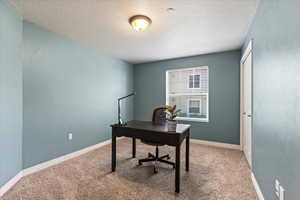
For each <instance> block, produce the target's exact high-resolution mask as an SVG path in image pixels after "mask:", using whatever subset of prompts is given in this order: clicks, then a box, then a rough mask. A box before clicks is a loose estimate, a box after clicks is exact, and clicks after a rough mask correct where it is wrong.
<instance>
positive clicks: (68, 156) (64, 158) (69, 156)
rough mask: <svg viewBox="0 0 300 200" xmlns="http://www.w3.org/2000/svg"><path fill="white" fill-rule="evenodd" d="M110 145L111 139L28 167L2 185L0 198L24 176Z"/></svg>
mask: <svg viewBox="0 0 300 200" xmlns="http://www.w3.org/2000/svg"><path fill="white" fill-rule="evenodd" d="M122 138H123V137H119V138H117V139H118V140H119V139H122ZM110 143H111V139H109V140H105V141H103V142H100V143H98V144H95V145H92V146H89V147H86V148H84V149H81V150H78V151H75V152H72V153H69V154H66V155H64V156H61V157H58V158H55V159H53V160H49V161H46V162H43V163H40V164H37V165H35V166H32V167H29V168H27V169H23V170H22V171H20V172H19V173H18V174H17V175H16V176H15V177H13V178H12V179H11V180H10V181H8V182H7V183H6V184H4V185H3V186H2V187H1V188H0V197H2V196H3V195H4V194H5V193H6V192H7V191H8V190H10V189H11V188H12V187H13V186H14V185H15V184H16V183H17V182H18V181H19V180H20V179H21V178H22V177H25V176H28V175H30V174H33V173H36V172H38V171H41V170H43V169H46V168H48V167H51V166H53V165H57V164H59V163H62V162H64V161H67V160H69V159H72V158H75V157H78V156H80V155H82V154H85V153H88V152H90V151H92V150H95V149H98V148H100V147H102V146H105V145H107V144H110Z"/></svg>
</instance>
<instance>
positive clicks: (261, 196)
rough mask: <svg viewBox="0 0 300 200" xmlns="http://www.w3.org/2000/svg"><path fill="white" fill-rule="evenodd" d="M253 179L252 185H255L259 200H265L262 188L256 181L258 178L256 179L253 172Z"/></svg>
mask: <svg viewBox="0 0 300 200" xmlns="http://www.w3.org/2000/svg"><path fill="white" fill-rule="evenodd" d="M251 179H252V183H253V185H254V188H255V191H256V193H257V196H258V199H259V200H265V198H264V195H263V194H262V192H261V190H260V187H259V185H258V183H257V181H256V178H255V176H254V174H253V172H252V173H251Z"/></svg>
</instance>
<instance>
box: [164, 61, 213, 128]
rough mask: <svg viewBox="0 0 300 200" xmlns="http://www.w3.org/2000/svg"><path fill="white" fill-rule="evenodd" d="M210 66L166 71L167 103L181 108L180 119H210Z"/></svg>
mask: <svg viewBox="0 0 300 200" xmlns="http://www.w3.org/2000/svg"><path fill="white" fill-rule="evenodd" d="M208 83H209V76H208V67H207V66H204V67H193V68H183V69H174V70H168V71H167V72H166V92H167V94H166V104H167V105H177V108H178V109H181V112H180V114H179V115H178V117H177V119H178V120H191V121H205V122H207V121H208V113H209V112H208V96H209V95H208V94H209V87H208Z"/></svg>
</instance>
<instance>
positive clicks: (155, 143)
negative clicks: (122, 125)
mask: <svg viewBox="0 0 300 200" xmlns="http://www.w3.org/2000/svg"><path fill="white" fill-rule="evenodd" d="M141 142H142V143H144V144H147V145H151V146H164V144H161V143H157V142H152V141H148V140H142V139H141Z"/></svg>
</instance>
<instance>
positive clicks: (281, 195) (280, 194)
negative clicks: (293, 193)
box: [279, 185, 285, 200]
mask: <svg viewBox="0 0 300 200" xmlns="http://www.w3.org/2000/svg"><path fill="white" fill-rule="evenodd" d="M284 191H285V190H284V188H283V187H282V186H281V185H280V186H279V200H284Z"/></svg>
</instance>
